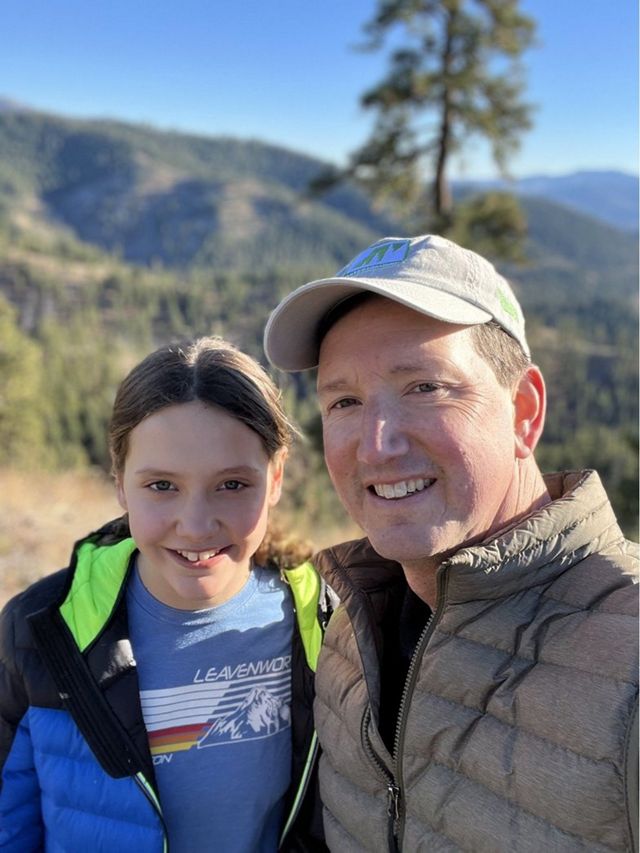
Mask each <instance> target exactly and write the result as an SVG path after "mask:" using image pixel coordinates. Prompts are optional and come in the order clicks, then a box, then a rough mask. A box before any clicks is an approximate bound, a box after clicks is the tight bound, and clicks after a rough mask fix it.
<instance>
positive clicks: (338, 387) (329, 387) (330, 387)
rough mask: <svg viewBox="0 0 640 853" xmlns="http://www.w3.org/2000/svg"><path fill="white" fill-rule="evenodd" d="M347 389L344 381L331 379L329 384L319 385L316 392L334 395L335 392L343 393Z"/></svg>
mask: <svg viewBox="0 0 640 853" xmlns="http://www.w3.org/2000/svg"><path fill="white" fill-rule="evenodd" d="M347 387H348V385H347V380H346V379H331V380H330V381H329V382H322V383H321V384H319V385H318V387H317V389H316V392H317V393H318V394H327V393H334V392H335V391H344V390H345V388H347Z"/></svg>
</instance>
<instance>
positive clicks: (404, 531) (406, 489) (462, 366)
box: [318, 298, 521, 567]
mask: <svg viewBox="0 0 640 853" xmlns="http://www.w3.org/2000/svg"><path fill="white" fill-rule="evenodd" d="M318 395H319V400H320V406H321V411H322V421H323V433H324V446H325V457H326V462H327V467H328V469H329V473H330V475H331V479H332V480H333V483H334V485H335V487H336V490H337V492H338V494H339V496H340V499H341V500H342V502H343V504H344V506H345V507H346V509H347V510H348V512H349V513H350V515H351V516H352V517H353V519H354V520H355V521H356V522H357V523H358V524H359V525H360V526H361V527H362V528H363V530H364V531H365V532H366V534H367V535H368V536H369V538H370V540H371V543H372V545H373V546H374V548H375V549H376V550H377V551H378V553H380V554H381V555H382V556H385V557H388V558H391V559H394V560H397V561H399V562H401V563H402V564H403V565H405V567H409V566H412V565H415V566H420V565H421V563H422V562H423V561H425V560H426V559H428V558H431V557H444V556H446V555H447V554H450V553H451V552H453V551H456V550H458V549H459V548H460V547H461V546H463V545H465V544H471V543H472V542H474V541H479V540H481V539H484V538H485V537H486V536H487V535H489V534H491V533H492V532H495V531H496V530H498V529H499V528H500V527H502V526H504V525H505V524H506V523H507V522H508V521H510V520H511V519H512V518H513V517H514V516H515V514H516V513H517V512H518V511H519V510H520V509H521V508H520V507H519V506H518V492H519V480H518V471H517V468H518V464H517V456H518V447H517V444H518V443H517V441H516V435H515V431H516V422H517V414H516V406H515V405H514V401H513V399H512V396H513V394H512V392H511V391H510V390H509V389H507V388H504V387H503V386H501V385H500V384H499V383H498V380H497V379H496V376H495V374H494V373H493V371H492V370H491V368H490V367H489V365H488V364H487V363H486V362H485V361H484V360H483V359H482V358H481V357H480V356H479V355H478V353H477V351H476V350H475V348H474V346H473V342H472V338H471V334H470V330H469V329H468V328H467V327H463V326H454V325H451V324H448V323H443V322H441V321H439V320H435V319H432V318H431V317H427V316H425V315H422V314H419V313H417V312H415V311H412V310H410V309H409V308H405V307H404V306H402V305H400V304H398V303H396V302H393V301H390V300H386V299H382V298H373V299H371V300H368V301H366V302H365V303H364V304H362V305H361V306H359V307H357V308H355V309H354V310H353V311H352V312H350V313H349V314H347V315H346V316H345V317H343V318H342V319H340V320H339V321H338V322H337V323H336V325H335V326H333V327H332V328H331V329H330V331H329V332H328V334H327V335H326V337H325V339H324V341H323V343H322V347H321V350H320V364H319V370H318Z"/></svg>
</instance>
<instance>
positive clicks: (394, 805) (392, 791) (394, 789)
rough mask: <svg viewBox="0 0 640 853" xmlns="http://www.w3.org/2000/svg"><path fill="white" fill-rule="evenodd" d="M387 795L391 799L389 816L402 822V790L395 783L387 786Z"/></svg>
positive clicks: (388, 809)
mask: <svg viewBox="0 0 640 853" xmlns="http://www.w3.org/2000/svg"><path fill="white" fill-rule="evenodd" d="M387 794H388V797H389V805H388V807H387V814H388V815H389V817H391V818H393V819H394V821H395V820H400V788H399V787H398V786H397V785H396V784H395V782H390V783H389V784H388V785H387Z"/></svg>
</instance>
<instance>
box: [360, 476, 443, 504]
mask: <svg viewBox="0 0 640 853" xmlns="http://www.w3.org/2000/svg"><path fill="white" fill-rule="evenodd" d="M434 483H435V479H424V478H423V477H417V478H416V479H413V480H399V481H398V482H396V483H374V484H373V485H372V486H369V489H370V490H371V489H372V490H373V491H375V493H376V495H378V497H380V498H385V499H386V500H397V499H398V498H404V497H406V496H407V495H413V494H415V493H416V492H421V491H422V490H423V489H428V488H429V486H432V485H433V484H434Z"/></svg>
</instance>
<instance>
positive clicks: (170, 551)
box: [116, 401, 286, 610]
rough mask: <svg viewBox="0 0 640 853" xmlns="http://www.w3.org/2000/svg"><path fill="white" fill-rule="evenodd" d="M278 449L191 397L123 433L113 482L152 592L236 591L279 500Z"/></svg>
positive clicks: (213, 601)
mask: <svg viewBox="0 0 640 853" xmlns="http://www.w3.org/2000/svg"><path fill="white" fill-rule="evenodd" d="M285 455H286V451H285V450H284V449H283V450H281V451H279V452H278V453H277V454H276V456H275V457H274V458H273V459H271V460H270V459H269V457H268V456H267V453H266V451H265V449H264V447H263V445H262V441H261V440H260V438H259V436H258V435H257V433H255V432H253V430H251V429H249V427H248V426H246V425H245V424H244V423H242V422H241V421H238V420H236V419H235V418H234V417H232V416H231V415H229V414H227V413H226V412H225V411H224V410H222V409H218V408H216V407H214V406H208V405H206V404H204V403H201V402H197V401H194V402H191V403H181V404H178V405H173V406H168V407H167V408H166V409H161V410H160V411H159V412H156V413H155V414H153V415H151V416H150V417H148V418H146V419H145V420H143V421H142V422H141V423H139V424H138V426H137V427H135V429H133V430H132V431H131V433H130V435H129V450H128V453H127V458H126V460H125V465H124V471H123V472H122V474H121V475H120V476H119V477H118V478H117V484H116V485H117V492H118V500H119V501H120V505H121V506H122V508H123V509H124V510H126V511H127V512H128V513H129V525H130V527H131V535H132V536H133V539H134V540H135V542H136V545H137V546H138V549H139V551H140V556H139V560H138V568H139V571H140V575H141V578H142V580H143V582H144V584H145V586H146V587H147V589H148V590H149V592H151V594H152V595H154V596H155V597H156V598H157V599H159V600H160V601H162V602H163V603H164V604H167V605H169V606H171V607H176V608H178V609H180V610H201V609H204V608H206V607H212V606H214V605H217V604H222V603H223V602H224V601H227V600H228V599H229V598H231V597H232V596H234V595H235V594H236V593H237V592H239V591H240V589H241V588H242V587H243V585H244V584H245V582H246V580H247V578H248V576H249V570H250V564H251V558H252V556H253V555H254V554H255V552H256V550H257V549H258V547H259V546H260V544H261V542H262V540H263V538H264V534H265V531H266V527H267V516H268V513H269V509H270V507H272V506H275V504H277V502H278V500H279V499H280V494H281V488H282V471H283V465H284V457H285Z"/></svg>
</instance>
